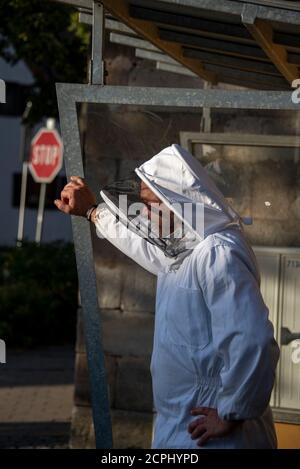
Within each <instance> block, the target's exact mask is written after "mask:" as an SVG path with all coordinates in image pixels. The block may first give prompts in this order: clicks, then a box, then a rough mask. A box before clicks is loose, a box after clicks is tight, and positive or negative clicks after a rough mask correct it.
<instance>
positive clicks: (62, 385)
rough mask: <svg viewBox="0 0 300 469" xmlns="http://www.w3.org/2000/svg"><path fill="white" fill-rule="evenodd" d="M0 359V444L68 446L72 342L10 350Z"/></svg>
mask: <svg viewBox="0 0 300 469" xmlns="http://www.w3.org/2000/svg"><path fill="white" fill-rule="evenodd" d="M6 361H7V363H6V364H2V365H0V448H1V449H3V448H68V441H69V432H70V421H71V411H72V405H73V389H74V385H73V382H74V377H73V373H74V350H73V348H72V347H71V346H66V347H49V348H43V349H36V350H32V351H10V350H9V347H8V348H7V357H6Z"/></svg>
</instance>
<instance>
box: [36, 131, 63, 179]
mask: <svg viewBox="0 0 300 469" xmlns="http://www.w3.org/2000/svg"><path fill="white" fill-rule="evenodd" d="M62 161H63V143H62V140H61V138H60V136H59V134H58V132H57V131H56V130H54V129H53V130H49V129H47V128H43V129H40V130H39V131H38V133H37V134H36V136H35V137H34V138H33V140H32V142H31V149H30V157H29V169H30V171H31V174H32V177H33V179H34V180H35V181H36V182H47V183H49V182H51V181H53V179H54V178H55V176H56V175H57V173H58V172H59V171H60V169H61V167H62Z"/></svg>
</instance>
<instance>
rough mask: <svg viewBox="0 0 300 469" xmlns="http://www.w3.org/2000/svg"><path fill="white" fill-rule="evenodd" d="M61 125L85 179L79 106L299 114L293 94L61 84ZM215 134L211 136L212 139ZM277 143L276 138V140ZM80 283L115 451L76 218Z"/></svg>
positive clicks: (103, 426)
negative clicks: (91, 104) (112, 105)
mask: <svg viewBox="0 0 300 469" xmlns="http://www.w3.org/2000/svg"><path fill="white" fill-rule="evenodd" d="M56 89H57V98H58V106H59V115H60V124H61V131H62V137H63V141H64V148H65V152H64V161H65V167H66V174H67V177H68V178H69V177H70V175H72V174H73V175H75V174H76V175H78V176H81V177H84V170H83V163H82V154H81V145H80V136H79V128H78V117H77V110H76V104H77V103H99V104H119V105H122V104H124V105H128V104H129V105H130V104H132V105H141V106H149V107H155V108H162V107H164V108H166V107H169V108H170V110H171V109H172V110H174V109H176V110H178V112H180V111H181V110H183V109H184V108H185V109H188V110H189V111H191V112H193V111H194V112H196V111H197V110H199V108H227V109H230V108H234V109H238V108H244V109H247V108H248V109H285V110H294V111H295V110H298V109H299V105H297V104H294V103H293V102H292V99H291V92H286V91H282V92H275V91H234V90H216V89H214V90H210V89H206V90H198V89H182V88H178V89H177V88H148V87H130V86H101V85H93V86H91V85H77V84H64V83H58V84H57V85H56ZM209 136H211V134H208V135H206V136H205V137H206V139H207V138H208V137H209ZM272 138H273V137H272ZM72 227H73V238H74V244H75V252H76V260H77V268H78V279H79V288H80V296H81V303H82V309H83V318H84V330H85V337H86V348H87V358H88V368H89V374H90V382H91V400H92V407H93V419H94V428H95V433H96V445H97V448H110V447H111V445H112V432H111V422H110V410H109V400H108V395H107V384H106V380H105V366H104V353H103V349H102V344H101V315H100V314H99V306H98V295H97V287H96V277H95V271H94V262H93V252H92V242H91V233H90V227H89V224H88V222H87V221H86V220H85V219H83V218H81V217H72Z"/></svg>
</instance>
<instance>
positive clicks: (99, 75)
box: [90, 0, 104, 85]
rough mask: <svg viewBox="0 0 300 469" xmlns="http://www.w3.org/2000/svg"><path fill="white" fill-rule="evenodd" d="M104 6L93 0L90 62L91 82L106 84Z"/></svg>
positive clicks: (93, 83)
mask: <svg viewBox="0 0 300 469" xmlns="http://www.w3.org/2000/svg"><path fill="white" fill-rule="evenodd" d="M103 33H104V8H103V5H102V4H101V3H98V2H97V1H95V0H94V1H93V27H92V58H91V63H90V84H92V85H103V84H104V61H103V46H104V37H103V36H104V34H103Z"/></svg>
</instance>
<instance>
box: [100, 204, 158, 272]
mask: <svg viewBox="0 0 300 469" xmlns="http://www.w3.org/2000/svg"><path fill="white" fill-rule="evenodd" d="M95 225H96V233H97V236H98V237H99V238H106V239H108V240H109V241H110V242H111V243H112V244H113V245H114V246H115V247H116V248H118V249H119V250H120V251H122V252H123V253H124V254H126V255H127V256H129V257H130V258H131V259H133V260H134V261H135V262H137V263H138V264H139V265H140V266H141V267H143V268H144V269H146V270H147V271H148V272H150V273H152V274H154V275H158V273H159V272H161V271H163V270H164V269H165V268H166V264H167V261H166V258H165V255H164V253H163V252H162V251H161V250H160V249H159V248H158V247H157V246H154V245H153V244H151V243H149V242H148V241H147V240H146V239H145V238H142V237H141V236H139V235H137V234H135V233H133V232H132V231H130V230H129V229H128V228H126V226H125V225H124V224H123V223H121V222H120V221H117V219H116V217H115V216H114V215H113V214H112V213H111V212H110V210H109V209H108V208H107V206H106V204H105V203H101V204H99V205H98V207H97V209H96V222H95Z"/></svg>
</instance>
